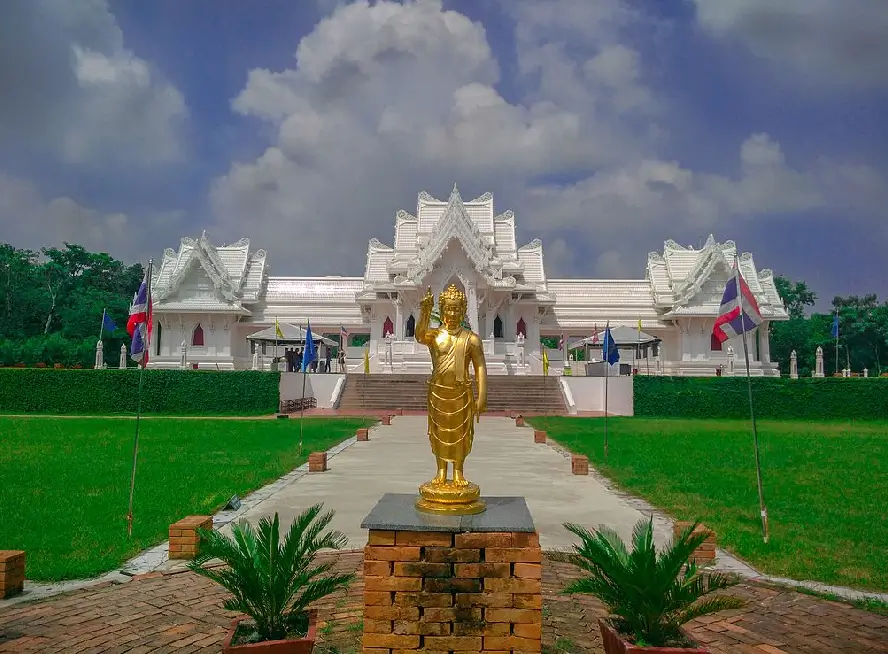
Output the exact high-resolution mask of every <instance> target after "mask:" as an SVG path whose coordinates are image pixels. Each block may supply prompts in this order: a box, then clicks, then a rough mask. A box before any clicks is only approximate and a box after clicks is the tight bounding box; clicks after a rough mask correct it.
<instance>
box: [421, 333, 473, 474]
mask: <svg viewBox="0 0 888 654" xmlns="http://www.w3.org/2000/svg"><path fill="white" fill-rule="evenodd" d="M450 336H451V337H450V339H449V343H448V344H447V345H445V346H443V347H442V345H441V344H440V343H439V342H438V340H437V339H435V340H433V341H432V343H431V347H432V348H434V350H435V351H434V352H433V359H434V362H435V365H434V371H433V373H432V377H431V378H430V379H429V391H428V411H429V442H430V443H431V445H432V452H433V453H434V455H435V456H436V457H437V458H439V459H443V460H444V461H447V462H449V463H454V462H458V463H462V462H463V461H464V460H465V458H466V456H468V454H469V453H470V452H471V451H472V440H473V439H474V437H475V420H474V418H475V397H474V393H473V390H472V380H471V379H470V378H469V376H468V374H467V372H468V366H467V361H466V356H467V350H468V348H469V339H470V338H471V336H472V332H471V331H469V330H466V329H460V330H459V332H457V333H456V334H451V335H450Z"/></svg>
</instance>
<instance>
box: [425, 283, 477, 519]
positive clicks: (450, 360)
mask: <svg viewBox="0 0 888 654" xmlns="http://www.w3.org/2000/svg"><path fill="white" fill-rule="evenodd" d="M434 304H435V298H434V296H433V295H432V289H431V288H429V289H428V291H427V292H426V295H425V297H424V298H423V299H422V301H421V303H420V316H419V321H418V322H417V324H416V340H417V341H418V342H420V343H423V344H425V345H426V346H427V347H428V348H429V351H430V352H431V355H432V377H431V379H429V391H428V412H429V442H430V443H431V446H432V453H433V454H434V455H435V460H436V462H437V465H438V474H437V475H435V477H434V479H432V480H431V481H428V482H426V483H424V484H423V485H422V486H420V487H419V495H420V497H419V499H418V500H417V501H416V508H417V509H419V510H420V511H426V512H430V513H449V514H451V515H471V514H475V513H481V512H482V511H484V509H485V508H486V507H485V504H484V502H483V501H482V500H481V499H480V497H481V489H480V488H479V487H478V485H477V484H473V483H471V482H470V481H468V480H467V479H466V478H465V476H464V475H463V466H464V465H465V461H466V457H467V456H468V455H469V453H470V452H471V451H472V440H473V438H474V436H475V422H476V421H478V420H480V415H481V413H483V412H484V410H485V409H486V408H487V366H486V364H485V362H484V348H483V347H482V344H481V339H480V337H479V336H478V335H477V334H475V333H474V332H473V331H472V330H471V329H466V328H464V327H462V322H463V320H464V319H465V315H466V296H465V294H464V293H463V292H462V291H460V290H459V289H458V288H457V287H456V286H454V285H453V284H451V285H450V286H448V287H447V288H446V289H445V291H444V292H443V293H441V295H440V297H439V298H438V309H439V314H440V319H441V323H442V324H441V326H440V327H437V328H430V327H429V321H430V320H431V316H432V308H433V306H434ZM470 362H471V364H472V365H473V366H474V368H475V380H476V381H477V384H478V397H477V399H476V398H475V397H474V393H473V389H472V378H471V377H470V376H469V363H470ZM448 464H451V465H452V466H453V478H452V479H448V478H447V466H448Z"/></svg>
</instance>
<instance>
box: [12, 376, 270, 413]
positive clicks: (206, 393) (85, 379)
mask: <svg viewBox="0 0 888 654" xmlns="http://www.w3.org/2000/svg"><path fill="white" fill-rule="evenodd" d="M139 374H140V373H139V370H138V369H137V368H130V369H127V370H119V369H116V368H106V369H104V370H56V369H52V368H46V369H40V368H0V413H6V414H9V413H47V414H69V415H115V414H124V415H126V414H130V415H135V413H136V405H137V402H138V391H139ZM144 376H145V378H144V382H143V387H142V413H143V414H161V415H182V416H185V415H244V416H247V415H264V414H270V413H275V412H277V410H278V407H279V401H280V393H279V390H278V388H279V384H280V373H277V372H262V371H253V370H232V371H216V370H206V371H202V370H152V369H150V368H149V369H148V370H146V371H145V373H144Z"/></svg>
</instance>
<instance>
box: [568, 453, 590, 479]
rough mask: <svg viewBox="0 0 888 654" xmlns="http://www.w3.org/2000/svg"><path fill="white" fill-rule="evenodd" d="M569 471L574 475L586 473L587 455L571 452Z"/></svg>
mask: <svg viewBox="0 0 888 654" xmlns="http://www.w3.org/2000/svg"><path fill="white" fill-rule="evenodd" d="M570 471H571V472H572V473H573V474H575V475H588V474H589V457H587V456H584V455H582V454H572V455H571V457H570Z"/></svg>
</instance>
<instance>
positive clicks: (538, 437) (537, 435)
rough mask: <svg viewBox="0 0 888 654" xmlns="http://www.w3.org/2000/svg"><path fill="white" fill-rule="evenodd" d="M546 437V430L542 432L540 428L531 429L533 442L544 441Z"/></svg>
mask: <svg viewBox="0 0 888 654" xmlns="http://www.w3.org/2000/svg"><path fill="white" fill-rule="evenodd" d="M546 438H547V435H546V432H544V431H542V430H540V429H534V430H533V442H534V443H545V442H546Z"/></svg>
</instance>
